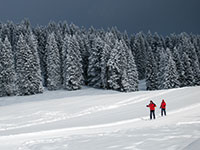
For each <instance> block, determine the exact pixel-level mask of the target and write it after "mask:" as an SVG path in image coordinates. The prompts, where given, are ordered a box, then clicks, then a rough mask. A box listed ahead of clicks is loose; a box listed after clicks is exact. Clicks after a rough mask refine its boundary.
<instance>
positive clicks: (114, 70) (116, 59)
mask: <svg viewBox="0 0 200 150" xmlns="http://www.w3.org/2000/svg"><path fill="white" fill-rule="evenodd" d="M120 50H121V44H120V42H118V41H116V44H115V47H114V48H113V49H112V50H111V53H110V58H109V60H108V63H107V66H108V86H109V89H113V90H120V88H121V87H120V78H121V77H120V72H121V70H120Z"/></svg>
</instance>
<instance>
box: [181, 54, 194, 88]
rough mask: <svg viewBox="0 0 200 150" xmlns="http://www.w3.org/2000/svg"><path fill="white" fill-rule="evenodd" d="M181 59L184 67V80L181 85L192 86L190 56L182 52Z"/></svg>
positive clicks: (192, 77)
mask: <svg viewBox="0 0 200 150" xmlns="http://www.w3.org/2000/svg"><path fill="white" fill-rule="evenodd" d="M182 57H183V58H182V61H183V69H184V81H183V86H193V85H194V81H195V79H194V76H193V71H192V67H191V64H190V62H191V61H190V58H189V57H188V55H187V54H186V53H183V56H182Z"/></svg>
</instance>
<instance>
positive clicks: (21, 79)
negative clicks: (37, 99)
mask: <svg viewBox="0 0 200 150" xmlns="http://www.w3.org/2000/svg"><path fill="white" fill-rule="evenodd" d="M16 50H17V51H16V73H17V82H16V83H17V87H18V95H32V94H37V93H41V92H42V91H43V89H42V87H41V85H42V84H41V80H40V79H41V76H40V74H38V72H40V70H38V66H39V64H37V62H36V63H35V61H36V60H35V59H36V58H35V54H33V52H32V50H31V48H30V47H29V45H28V44H27V43H26V40H25V39H24V36H23V35H22V34H21V35H20V36H19V41H18V42H17V45H16Z"/></svg>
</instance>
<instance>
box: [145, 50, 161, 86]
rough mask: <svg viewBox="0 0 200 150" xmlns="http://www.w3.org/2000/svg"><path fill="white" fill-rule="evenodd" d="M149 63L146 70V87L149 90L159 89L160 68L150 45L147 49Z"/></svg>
mask: <svg viewBox="0 0 200 150" xmlns="http://www.w3.org/2000/svg"><path fill="white" fill-rule="evenodd" d="M146 61H147V63H146V71H145V79H146V87H147V90H157V89H158V70H157V63H156V61H155V59H154V55H153V52H152V49H151V47H150V46H148V49H147V60H146Z"/></svg>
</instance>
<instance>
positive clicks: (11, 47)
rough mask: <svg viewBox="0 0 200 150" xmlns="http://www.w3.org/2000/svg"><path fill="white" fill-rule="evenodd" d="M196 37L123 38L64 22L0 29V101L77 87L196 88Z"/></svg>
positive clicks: (199, 58)
mask: <svg viewBox="0 0 200 150" xmlns="http://www.w3.org/2000/svg"><path fill="white" fill-rule="evenodd" d="M199 62H200V36H199V35H194V34H187V33H180V34H171V35H168V36H165V37H164V36H162V35H159V34H157V33H153V34H152V33H151V32H148V33H146V34H145V33H143V32H139V33H137V34H134V35H131V36H129V35H128V34H127V33H126V32H123V33H122V32H120V31H119V30H118V29H117V28H116V27H112V28H110V29H107V30H106V31H105V30H104V29H95V28H93V27H91V28H89V29H86V28H84V27H81V28H80V27H78V26H76V25H74V24H68V23H67V22H60V23H55V22H50V23H49V24H48V25H47V26H37V27H32V26H31V24H30V22H29V21H28V20H23V21H22V22H21V23H19V24H14V23H13V22H7V23H0V96H12V95H32V94H37V93H42V92H43V90H44V88H47V89H48V90H58V89H66V90H78V89H81V86H82V85H87V86H91V87H95V88H102V89H112V90H118V91H122V92H132V91H138V82H139V80H144V79H145V80H146V87H147V90H159V89H170V88H177V87H185V86H196V85H200V63H199Z"/></svg>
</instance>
